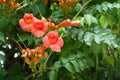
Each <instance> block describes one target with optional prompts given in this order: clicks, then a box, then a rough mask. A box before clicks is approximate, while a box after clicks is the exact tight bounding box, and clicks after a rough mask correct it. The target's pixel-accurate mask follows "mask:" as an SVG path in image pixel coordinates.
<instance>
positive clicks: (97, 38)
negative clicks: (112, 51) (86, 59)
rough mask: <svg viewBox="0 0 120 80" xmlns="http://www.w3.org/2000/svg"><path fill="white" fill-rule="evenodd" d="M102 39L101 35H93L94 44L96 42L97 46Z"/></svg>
mask: <svg viewBox="0 0 120 80" xmlns="http://www.w3.org/2000/svg"><path fill="white" fill-rule="evenodd" d="M102 37H103V36H102V35H101V34H95V35H94V40H95V42H96V43H97V44H100V43H101V41H102V40H103V39H102Z"/></svg>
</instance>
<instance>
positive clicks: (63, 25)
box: [55, 19, 80, 29]
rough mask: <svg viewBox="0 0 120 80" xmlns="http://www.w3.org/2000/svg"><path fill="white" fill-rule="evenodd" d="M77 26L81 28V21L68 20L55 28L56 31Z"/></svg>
mask: <svg viewBox="0 0 120 80" xmlns="http://www.w3.org/2000/svg"><path fill="white" fill-rule="evenodd" d="M68 26H75V27H80V20H76V21H71V20H70V19H66V20H64V21H62V22H61V23H60V24H58V25H56V26H55V29H59V28H61V27H68Z"/></svg>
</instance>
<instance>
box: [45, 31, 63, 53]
mask: <svg viewBox="0 0 120 80" xmlns="http://www.w3.org/2000/svg"><path fill="white" fill-rule="evenodd" d="M63 44H64V42H63V40H62V38H61V37H59V36H58V33H57V32H55V31H51V32H49V33H48V34H47V35H46V36H45V37H44V39H43V45H44V46H45V47H46V48H51V49H52V50H53V51H56V52H60V51H61V47H63Z"/></svg>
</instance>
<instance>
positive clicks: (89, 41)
mask: <svg viewBox="0 0 120 80" xmlns="http://www.w3.org/2000/svg"><path fill="white" fill-rule="evenodd" d="M84 41H85V43H86V44H87V45H91V44H92V41H93V33H91V32H86V33H85V36H84Z"/></svg>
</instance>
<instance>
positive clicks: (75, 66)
mask: <svg viewBox="0 0 120 80" xmlns="http://www.w3.org/2000/svg"><path fill="white" fill-rule="evenodd" d="M71 63H72V64H73V66H74V69H75V71H76V72H79V71H80V70H79V65H78V63H77V62H76V61H75V60H72V61H71Z"/></svg>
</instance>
